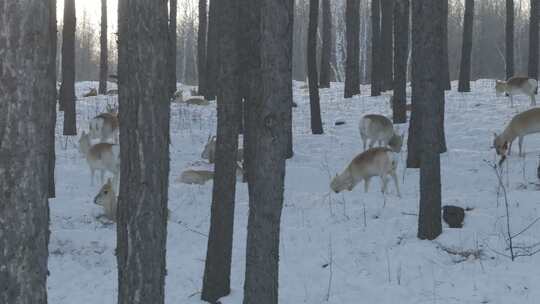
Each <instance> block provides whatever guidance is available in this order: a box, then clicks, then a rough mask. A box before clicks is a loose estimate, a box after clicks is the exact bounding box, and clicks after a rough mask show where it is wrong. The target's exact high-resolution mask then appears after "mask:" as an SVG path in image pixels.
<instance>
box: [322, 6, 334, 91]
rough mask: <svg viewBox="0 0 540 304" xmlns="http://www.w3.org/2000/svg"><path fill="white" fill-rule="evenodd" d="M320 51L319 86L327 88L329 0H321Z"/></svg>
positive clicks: (328, 71)
mask: <svg viewBox="0 0 540 304" xmlns="http://www.w3.org/2000/svg"><path fill="white" fill-rule="evenodd" d="M322 20H323V21H322V51H321V75H320V79H319V86H320V87H321V88H329V87H330V80H331V78H332V72H331V71H332V69H331V66H330V60H331V56H332V8H331V6H330V0H322Z"/></svg>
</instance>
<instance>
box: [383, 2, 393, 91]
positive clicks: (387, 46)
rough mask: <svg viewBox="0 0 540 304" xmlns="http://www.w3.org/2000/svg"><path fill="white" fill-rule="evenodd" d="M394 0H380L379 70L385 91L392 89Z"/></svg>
mask: <svg viewBox="0 0 540 304" xmlns="http://www.w3.org/2000/svg"><path fill="white" fill-rule="evenodd" d="M393 13H394V0H381V46H382V47H381V68H382V88H383V90H385V91H388V90H391V89H392V88H393V81H394V79H393V75H392V67H393V66H392V55H393V52H392V50H393V46H392V30H393V25H392V23H393V17H394V16H393Z"/></svg>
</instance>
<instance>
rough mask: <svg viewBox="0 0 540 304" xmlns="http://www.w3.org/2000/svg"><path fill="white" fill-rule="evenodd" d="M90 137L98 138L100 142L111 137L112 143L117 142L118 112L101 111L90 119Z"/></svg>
mask: <svg viewBox="0 0 540 304" xmlns="http://www.w3.org/2000/svg"><path fill="white" fill-rule="evenodd" d="M89 125H90V137H91V138H92V139H96V138H99V140H100V141H101V142H106V141H107V140H108V139H110V138H112V139H113V142H114V143H118V133H119V125H120V124H119V121H118V114H116V113H114V112H112V113H110V112H106V113H101V114H99V115H98V116H96V117H94V118H93V119H92V120H90V123H89Z"/></svg>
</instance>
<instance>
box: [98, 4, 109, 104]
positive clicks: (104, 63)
mask: <svg viewBox="0 0 540 304" xmlns="http://www.w3.org/2000/svg"><path fill="white" fill-rule="evenodd" d="M99 41H100V46H101V51H100V53H99V54H100V56H99V94H106V93H107V78H108V76H107V74H108V73H109V59H108V50H107V47H108V42H107V0H101V34H100V37H99Z"/></svg>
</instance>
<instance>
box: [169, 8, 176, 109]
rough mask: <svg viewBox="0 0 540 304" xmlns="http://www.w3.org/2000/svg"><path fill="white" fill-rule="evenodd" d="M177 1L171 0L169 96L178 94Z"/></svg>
mask: <svg viewBox="0 0 540 304" xmlns="http://www.w3.org/2000/svg"><path fill="white" fill-rule="evenodd" d="M177 10H178V2H177V0H169V48H168V50H169V96H170V97H171V98H172V97H173V96H174V93H176V42H177V39H176V15H177Z"/></svg>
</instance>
